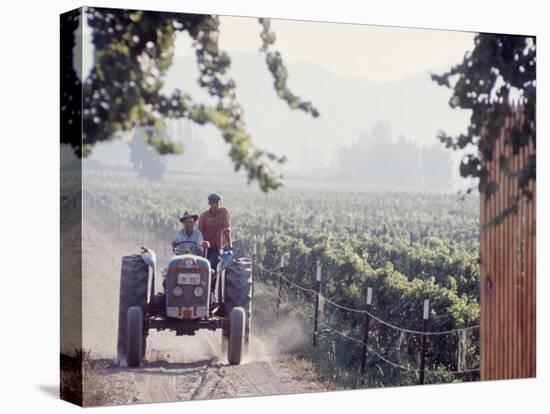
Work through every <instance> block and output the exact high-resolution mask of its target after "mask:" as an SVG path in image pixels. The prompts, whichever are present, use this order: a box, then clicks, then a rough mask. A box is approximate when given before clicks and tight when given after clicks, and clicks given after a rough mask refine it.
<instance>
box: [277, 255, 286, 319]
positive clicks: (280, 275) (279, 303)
mask: <svg viewBox="0 0 550 414" xmlns="http://www.w3.org/2000/svg"><path fill="white" fill-rule="evenodd" d="M284 267H285V257H284V256H281V263H280V265H279V289H278V293H277V313H276V315H277V317H279V308H280V307H281V295H282V293H283V291H282V285H283V269H284Z"/></svg>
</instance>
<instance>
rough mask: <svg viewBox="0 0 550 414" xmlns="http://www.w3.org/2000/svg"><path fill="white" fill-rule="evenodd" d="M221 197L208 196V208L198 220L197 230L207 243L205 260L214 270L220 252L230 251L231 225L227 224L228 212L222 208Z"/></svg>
mask: <svg viewBox="0 0 550 414" xmlns="http://www.w3.org/2000/svg"><path fill="white" fill-rule="evenodd" d="M222 198H223V197H222V196H221V194H218V193H212V194H210V195H209V196H208V204H209V205H210V208H209V209H208V210H206V211H205V212H203V213H202V214H201V215H200V218H199V230H200V231H201V232H202V235H203V237H204V240H205V241H206V242H208V243H209V245H210V246H209V247H208V253H207V258H208V261H209V262H210V266H212V269H216V267H217V265H218V261H219V259H220V250H221V249H224V250H231V249H232V248H233V244H232V242H231V225H230V223H229V210H228V209H227V208H226V207H222Z"/></svg>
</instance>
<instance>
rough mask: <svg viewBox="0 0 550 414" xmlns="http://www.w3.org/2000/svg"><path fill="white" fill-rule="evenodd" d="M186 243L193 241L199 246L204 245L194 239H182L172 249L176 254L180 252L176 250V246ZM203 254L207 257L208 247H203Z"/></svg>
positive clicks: (192, 242)
mask: <svg viewBox="0 0 550 414" xmlns="http://www.w3.org/2000/svg"><path fill="white" fill-rule="evenodd" d="M184 243H191V244H193V245H194V246H199V247H202V246H201V245H200V244H199V243H197V242H196V241H194V240H182V241H180V242H179V243H177V244H176V245H175V246H173V247H172V251H173V252H174V254H178V252H176V248H177V247H178V246H180V245H181V244H184ZM190 251H191V250H189V251H188V252H190ZM203 256H204V257H206V248H203Z"/></svg>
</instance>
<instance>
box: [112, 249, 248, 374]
mask: <svg viewBox="0 0 550 414" xmlns="http://www.w3.org/2000/svg"><path fill="white" fill-rule="evenodd" d="M184 243H189V244H191V245H190V246H189V248H185V249H184V253H183V254H180V253H181V250H182V249H181V248H178V250H176V248H174V254H175V255H174V256H173V257H172V258H171V259H170V260H169V262H168V266H167V267H166V268H164V269H163V270H162V271H161V272H160V274H161V276H162V286H163V291H160V292H156V291H155V287H156V282H155V278H156V276H157V263H156V262H157V260H156V255H155V252H154V251H153V250H151V249H148V248H146V247H142V248H141V253H140V254H133V255H129V256H124V257H123V258H122V269H121V278H120V300H119V318H118V341H117V355H118V361H119V364H124V362H126V364H127V366H128V367H130V368H134V367H139V366H140V365H141V363H142V361H143V358H144V357H145V353H146V349H147V336H148V335H149V332H150V331H151V330H157V331H164V330H169V331H173V332H175V334H176V335H177V336H181V335H195V333H196V332H197V331H198V330H199V329H208V330H212V331H216V330H221V333H222V335H221V338H222V343H221V349H222V352H227V360H228V362H229V364H231V365H239V364H240V363H241V362H242V361H243V358H244V355H245V354H246V352H248V348H249V344H250V331H251V320H252V314H251V312H252V284H253V281H252V265H251V260H250V259H248V258H245V257H243V254H242V251H243V249H242V243H241V242H239V241H236V242H235V243H233V251H220V260H219V263H218V265H217V268H216V269H212V268H211V266H210V262H209V261H208V260H207V259H206V258H205V256H206V254H205V252H204V251H203V254H197V253H198V252H197V250H199V249H201V247H200V246H197V245H195V246H193V245H192V244H194V243H193V242H189V241H186V242H184ZM176 247H181V246H176Z"/></svg>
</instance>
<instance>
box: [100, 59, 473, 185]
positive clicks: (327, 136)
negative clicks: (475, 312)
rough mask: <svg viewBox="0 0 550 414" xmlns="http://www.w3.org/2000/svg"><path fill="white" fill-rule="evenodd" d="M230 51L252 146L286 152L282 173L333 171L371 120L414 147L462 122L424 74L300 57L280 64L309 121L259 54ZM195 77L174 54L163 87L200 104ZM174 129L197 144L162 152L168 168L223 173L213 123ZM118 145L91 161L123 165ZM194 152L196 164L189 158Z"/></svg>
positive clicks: (123, 151)
mask: <svg viewBox="0 0 550 414" xmlns="http://www.w3.org/2000/svg"><path fill="white" fill-rule="evenodd" d="M230 55H231V57H232V66H231V72H230V74H231V76H232V77H233V78H234V79H235V80H236V82H237V97H238V99H239V101H240V102H241V103H242V105H243V107H244V110H245V121H246V123H247V127H248V130H249V132H250V133H251V135H252V137H253V139H254V141H255V143H256V144H257V145H258V146H259V147H261V148H265V149H268V150H272V151H275V152H276V153H278V154H285V155H287V157H288V158H289V163H288V164H287V166H285V171H286V174H292V175H296V174H299V175H301V176H308V175H318V174H319V173H320V172H322V171H325V172H329V171H332V170H334V169H335V168H337V167H338V165H337V164H336V163H337V157H336V154H337V152H338V150H339V149H340V148H341V147H342V146H346V145H350V144H352V143H354V142H356V141H357V140H358V137H359V133H360V132H361V131H368V130H370V129H371V128H372V127H373V125H375V123H376V122H377V121H387V122H389V123H390V125H391V131H392V133H391V135H392V138H393V139H397V138H398V137H399V136H401V135H403V136H404V137H405V138H406V139H407V140H411V141H414V142H417V143H420V144H422V145H432V144H434V143H436V142H437V141H436V134H437V131H438V130H440V129H443V130H445V131H446V132H449V133H459V132H462V131H464V130H465V128H466V126H467V125H468V119H469V113H468V112H467V111H457V110H452V109H451V108H450V107H449V105H448V103H447V102H448V100H449V97H450V91H449V90H446V89H445V88H442V87H440V86H438V85H437V84H436V83H435V82H433V81H431V79H430V76H429V73H422V74H419V75H416V76H413V77H410V78H407V79H403V80H400V81H396V82H391V83H384V84H375V83H372V82H370V81H368V80H367V79H362V78H357V77H344V76H339V75H337V74H334V73H332V72H330V71H328V70H326V69H324V68H322V67H320V66H318V65H315V64H311V63H308V62H287V66H288V71H289V84H290V87H291V89H292V90H293V91H294V92H295V93H296V94H298V95H300V96H301V97H303V98H305V99H308V100H311V101H312V102H313V103H314V104H315V105H316V106H317V107H318V109H319V111H320V113H321V116H320V117H319V118H317V119H313V118H312V117H310V116H308V115H306V114H304V113H302V112H300V111H291V110H290V109H289V108H288V107H287V106H286V104H285V103H284V102H283V101H281V100H280V99H278V98H277V97H276V95H275V92H274V89H273V80H272V78H271V76H270V74H269V72H268V71H267V67H266V64H265V61H264V59H263V56H262V55H260V54H259V53H258V54H253V53H230ZM403 64H406V62H404V63H403ZM444 69H446V68H442V69H441V71H443V70H444ZM441 71H438V72H441ZM197 78H198V71H197V69H196V67H195V63H194V58H193V57H177V58H175V61H174V65H173V66H172V68H170V70H169V72H168V75H167V79H166V82H165V90H166V91H170V90H173V89H174V88H176V87H178V88H180V89H181V90H183V91H185V92H188V93H190V94H191V96H193V98H194V99H196V100H197V101H201V102H208V101H209V97H208V96H207V95H206V93H205V92H204V91H203V90H202V89H200V88H199V86H198V85H197V82H196V80H197ZM179 130H180V133H179V134H178V135H179V139H181V140H182V141H183V143H184V144H186V141H189V142H187V145H188V151H189V150H190V148H191V147H192V146H196V145H198V142H199V141H198V140H200V141H201V142H202V143H204V146H203V147H202V146H201V150H200V151H197V152H195V154H194V155H193V157H192V159H190V158H188V159H187V161H186V159H185V155H184V156H183V157H170V159H169V160H168V169H169V170H188V171H189V170H196V169H200V168H201V167H200V164H203V163H207V164H209V165H210V166H213V167H212V168H214V169H218V170H220V171H227V172H229V171H231V164H230V163H229V161H228V160H227V157H226V154H227V150H228V148H227V146H226V144H224V142H223V140H222V139H221V137H220V136H219V133H218V131H217V130H216V129H214V128H213V127H211V126H205V127H201V126H197V125H193V126H192V127H191V128H190V131H191V133H183V134H182V133H181V130H182V128H179ZM189 135H192V136H191V137H190V136H189ZM121 144H122V143H118V144H116V145H112V144H107V145H106V147H105V148H98V150H97V151H95V150H94V152H96V153H97V154H94V156H93V159H97V160H98V161H104V160H105V159H106V162H107V163H112V162H113V161H114V162H116V160H117V159H118V160H120V162H121V163H123V164H127V163H128V162H129V161H128V155H127V148H126V147H127V146H126V144H122V145H121ZM189 144H193V145H189ZM188 154H189V152H188ZM197 157H200V158H201V162H198V163H197V162H192V161H193V160H196V159H197ZM454 159H455V160H456V156H455V157H454ZM197 164H199V165H197ZM207 168H209V167H207ZM453 170H454V169H453ZM456 170H458V168H456ZM285 171H284V172H285ZM453 174H454V175H456V172H455V171H453Z"/></svg>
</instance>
